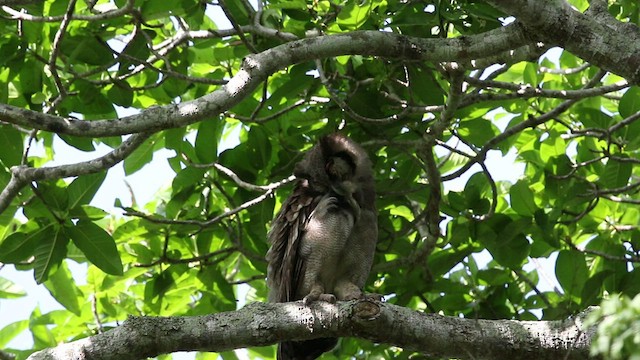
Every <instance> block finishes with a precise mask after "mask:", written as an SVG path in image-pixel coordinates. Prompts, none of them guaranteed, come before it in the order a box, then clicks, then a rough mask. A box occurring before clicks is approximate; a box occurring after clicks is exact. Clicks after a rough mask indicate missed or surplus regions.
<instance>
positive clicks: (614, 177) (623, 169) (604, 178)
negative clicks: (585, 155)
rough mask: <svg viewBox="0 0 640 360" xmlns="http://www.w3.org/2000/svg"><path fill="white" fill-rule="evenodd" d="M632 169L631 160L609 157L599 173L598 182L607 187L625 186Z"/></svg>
mask: <svg viewBox="0 0 640 360" xmlns="http://www.w3.org/2000/svg"><path fill="white" fill-rule="evenodd" d="M632 171H633V165H632V163H631V162H623V161H617V160H614V159H609V160H608V161H607V164H606V165H605V166H604V170H603V171H602V173H601V174H600V182H601V183H602V185H603V186H604V187H606V188H609V189H612V188H619V187H624V186H627V184H628V182H629V177H631V172H632Z"/></svg>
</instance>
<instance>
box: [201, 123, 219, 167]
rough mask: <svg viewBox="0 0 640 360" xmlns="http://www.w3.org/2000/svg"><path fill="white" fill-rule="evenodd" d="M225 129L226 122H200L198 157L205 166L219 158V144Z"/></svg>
mask: <svg viewBox="0 0 640 360" xmlns="http://www.w3.org/2000/svg"><path fill="white" fill-rule="evenodd" d="M223 129H224V122H222V121H221V120H219V119H212V120H206V121H202V122H200V124H199V125H198V135H197V136H196V155H198V160H199V161H200V162H201V163H203V164H210V163H212V162H214V161H216V159H217V158H218V142H219V141H220V136H221V135H222V130H223Z"/></svg>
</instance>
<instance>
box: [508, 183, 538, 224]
mask: <svg viewBox="0 0 640 360" xmlns="http://www.w3.org/2000/svg"><path fill="white" fill-rule="evenodd" d="M533 197H534V195H533V191H531V189H530V188H529V182H528V181H526V180H519V181H518V182H516V183H515V184H514V185H513V186H511V189H509V198H510V200H511V208H512V209H513V210H514V211H515V212H517V213H518V214H519V215H523V216H533V214H535V212H536V210H537V209H538V208H537V206H536V203H535V201H534V200H533Z"/></svg>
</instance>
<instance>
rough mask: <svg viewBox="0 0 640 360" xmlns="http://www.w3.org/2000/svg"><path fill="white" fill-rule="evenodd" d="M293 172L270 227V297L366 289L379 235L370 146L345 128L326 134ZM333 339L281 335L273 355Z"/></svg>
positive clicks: (306, 298)
mask: <svg viewBox="0 0 640 360" xmlns="http://www.w3.org/2000/svg"><path fill="white" fill-rule="evenodd" d="M294 174H295V175H296V177H297V178H298V182H297V183H296V185H295V188H294V189H293V192H292V193H291V195H290V196H289V197H288V198H287V200H286V201H285V202H284V203H283V204H282V208H281V209H280V212H279V213H278V214H277V215H276V217H275V219H274V220H273V223H272V224H271V230H270V231H269V241H270V243H271V248H270V249H269V251H268V252H267V260H268V262H269V267H268V270H267V285H268V286H269V301H271V302H288V301H296V300H302V301H303V303H304V304H305V305H307V304H309V303H311V302H313V301H328V302H335V301H336V300H354V299H361V298H363V297H365V294H364V292H363V290H362V288H363V287H364V284H365V282H366V280H367V277H368V276H369V271H370V269H371V263H372V261H373V256H374V252H375V247H376V241H377V238H378V223H377V211H376V208H375V204H374V202H375V188H374V182H373V173H372V168H371V161H370V160H369V157H368V156H367V153H366V152H365V151H364V149H363V148H362V147H361V146H360V145H358V144H357V143H356V142H354V141H353V140H351V139H349V138H347V137H345V136H343V135H340V134H331V135H327V136H324V137H322V138H321V139H320V141H319V142H318V144H316V145H315V146H314V147H313V148H311V150H309V151H308V152H307V153H306V154H305V155H304V158H303V159H302V160H301V161H300V162H299V163H298V164H296V166H295V169H294ZM336 342H337V339H333V338H323V339H316V340H309V341H299V342H296V341H291V342H283V343H281V344H280V346H279V348H278V359H279V360H293V359H295V360H303V359H315V358H316V357H318V356H320V354H322V353H323V352H325V351H328V350H330V349H331V348H333V347H334V346H335V344H336Z"/></svg>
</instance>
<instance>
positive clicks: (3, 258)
mask: <svg viewBox="0 0 640 360" xmlns="http://www.w3.org/2000/svg"><path fill="white" fill-rule="evenodd" d="M34 245H35V240H34V237H32V236H31V237H30V236H27V235H26V234H24V233H21V232H16V233H13V234H11V235H9V236H7V237H6V238H5V239H4V240H3V241H2V243H0V262H3V263H8V264H15V263H18V262H21V261H23V260H26V259H27V258H28V257H29V256H31V254H32V253H33V246H34Z"/></svg>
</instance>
